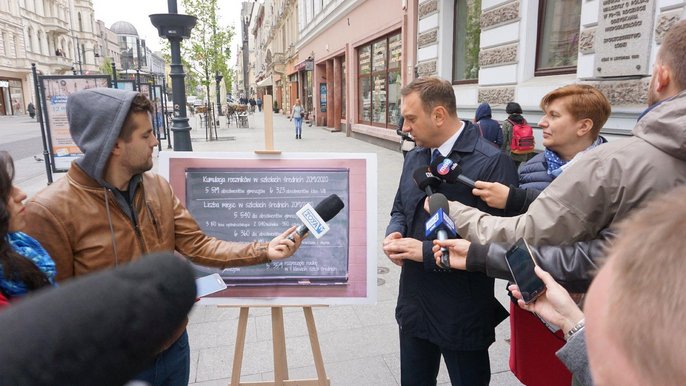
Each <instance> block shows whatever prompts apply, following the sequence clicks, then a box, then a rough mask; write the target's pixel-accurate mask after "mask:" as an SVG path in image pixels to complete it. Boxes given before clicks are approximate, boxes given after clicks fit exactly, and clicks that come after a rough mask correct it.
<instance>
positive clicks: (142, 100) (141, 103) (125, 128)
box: [119, 93, 154, 142]
mask: <svg viewBox="0 0 686 386" xmlns="http://www.w3.org/2000/svg"><path fill="white" fill-rule="evenodd" d="M153 112H154V110H153V107H152V103H150V99H148V98H147V97H146V96H145V95H143V94H140V93H139V94H137V95H136V96H135V97H133V100H132V101H131V107H130V108H129V113H128V114H127V115H126V120H125V121H124V124H123V125H122V126H121V131H120V132H119V138H120V139H123V140H124V141H126V142H128V141H130V140H131V136H132V135H133V130H134V129H135V127H134V126H133V119H132V118H133V114H135V113H149V114H152V113H153Z"/></svg>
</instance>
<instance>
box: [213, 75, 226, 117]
mask: <svg viewBox="0 0 686 386" xmlns="http://www.w3.org/2000/svg"><path fill="white" fill-rule="evenodd" d="M223 78H224V77H223V76H222V74H220V73H219V71H217V75H215V76H214V80H215V81H216V82H217V111H218V114H219V116H220V117H221V116H222V115H224V113H223V112H222V98H221V95H220V94H221V89H220V87H219V84H220V82H221V81H222V79H223Z"/></svg>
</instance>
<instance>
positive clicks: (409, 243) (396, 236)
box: [383, 232, 424, 265]
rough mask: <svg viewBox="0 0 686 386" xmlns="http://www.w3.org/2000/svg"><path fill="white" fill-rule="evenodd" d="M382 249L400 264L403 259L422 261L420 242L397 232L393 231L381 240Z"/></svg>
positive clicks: (393, 260) (394, 261)
mask: <svg viewBox="0 0 686 386" xmlns="http://www.w3.org/2000/svg"><path fill="white" fill-rule="evenodd" d="M383 251H384V253H385V254H386V256H388V258H389V259H391V261H392V262H393V263H395V264H397V265H402V264H403V262H402V261H403V260H405V259H408V260H413V261H417V262H422V261H423V259H424V258H423V256H422V242H421V241H419V240H416V239H413V238H410V237H402V235H401V234H400V233H399V232H393V233H391V234H390V235H388V236H386V238H385V239H384V241H383Z"/></svg>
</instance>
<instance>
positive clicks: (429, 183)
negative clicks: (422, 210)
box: [412, 165, 441, 196]
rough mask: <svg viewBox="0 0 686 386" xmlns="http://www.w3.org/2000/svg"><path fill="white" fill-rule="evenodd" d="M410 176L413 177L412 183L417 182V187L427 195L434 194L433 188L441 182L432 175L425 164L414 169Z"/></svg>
mask: <svg viewBox="0 0 686 386" xmlns="http://www.w3.org/2000/svg"><path fill="white" fill-rule="evenodd" d="M412 178H413V179H414V183H415V184H417V186H418V187H419V189H421V190H423V191H424V192H425V193H426V195H427V196H431V195H432V194H434V191H433V189H434V188H437V187H438V186H439V185H440V184H441V179H440V178H438V177H436V176H434V175H433V174H432V173H431V171H430V170H429V167H428V166H427V165H424V166H420V167H418V168H417V169H415V171H414V173H413V174H412Z"/></svg>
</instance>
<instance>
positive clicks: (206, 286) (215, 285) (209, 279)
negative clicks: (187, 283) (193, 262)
mask: <svg viewBox="0 0 686 386" xmlns="http://www.w3.org/2000/svg"><path fill="white" fill-rule="evenodd" d="M195 287H196V288H197V290H196V293H197V295H196V297H198V298H201V297H203V296H207V295H209V294H213V293H215V292H219V291H222V290H225V289H226V283H224V279H222V277H221V276H219V274H218V273H213V274H211V275H209V276H203V277H199V278H197V279H195Z"/></svg>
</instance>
